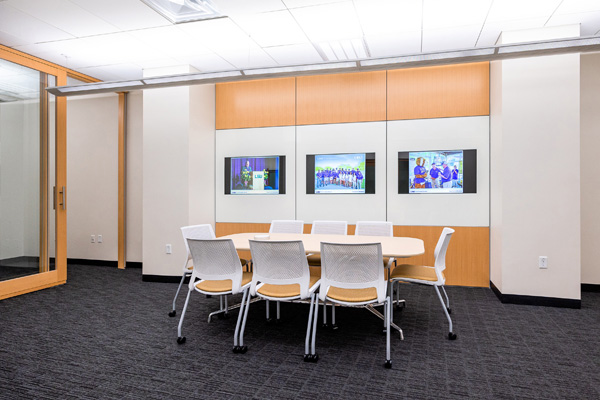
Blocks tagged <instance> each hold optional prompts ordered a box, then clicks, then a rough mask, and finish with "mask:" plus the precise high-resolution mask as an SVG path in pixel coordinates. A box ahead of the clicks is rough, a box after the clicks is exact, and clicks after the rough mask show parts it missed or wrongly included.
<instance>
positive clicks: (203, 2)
mask: <svg viewBox="0 0 600 400" xmlns="http://www.w3.org/2000/svg"><path fill="white" fill-rule="evenodd" d="M142 1H143V2H144V3H146V5H148V6H149V7H150V8H152V9H153V10H154V11H156V12H157V13H159V14H160V15H162V16H163V17H165V18H166V19H168V20H169V21H171V22H172V23H174V24H180V23H182V22H191V21H201V20H205V19H214V18H222V17H224V16H225V15H223V14H221V13H220V12H219V11H218V10H217V8H216V7H215V6H214V4H213V3H212V1H210V0H142Z"/></svg>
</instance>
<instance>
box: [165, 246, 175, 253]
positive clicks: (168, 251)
mask: <svg viewBox="0 0 600 400" xmlns="http://www.w3.org/2000/svg"><path fill="white" fill-rule="evenodd" d="M165 252H166V253H167V254H171V253H172V252H173V249H172V248H171V245H170V244H168V245H166V248H165Z"/></svg>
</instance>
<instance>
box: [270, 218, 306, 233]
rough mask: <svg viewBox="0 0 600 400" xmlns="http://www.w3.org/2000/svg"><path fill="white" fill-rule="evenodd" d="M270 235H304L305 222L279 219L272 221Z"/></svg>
mask: <svg viewBox="0 0 600 400" xmlns="http://www.w3.org/2000/svg"><path fill="white" fill-rule="evenodd" d="M269 233H304V221H297V220H294V219H289V220H287V219H278V220H273V221H271V227H270V228H269Z"/></svg>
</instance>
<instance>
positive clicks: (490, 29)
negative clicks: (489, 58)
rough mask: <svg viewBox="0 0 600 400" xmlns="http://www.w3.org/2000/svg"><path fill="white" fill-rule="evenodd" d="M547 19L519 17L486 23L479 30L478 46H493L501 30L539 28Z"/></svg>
mask: <svg viewBox="0 0 600 400" xmlns="http://www.w3.org/2000/svg"><path fill="white" fill-rule="evenodd" d="M546 21H547V19H546V18H544V17H542V18H535V19H521V20H517V21H502V22H490V23H486V24H485V25H484V26H483V29H482V30H481V34H480V35H479V40H478V41H477V46H478V47H485V46H494V45H495V44H496V42H497V41H498V38H499V37H500V34H501V33H502V32H503V31H514V30H518V29H535V28H541V27H543V26H544V24H545V23H546Z"/></svg>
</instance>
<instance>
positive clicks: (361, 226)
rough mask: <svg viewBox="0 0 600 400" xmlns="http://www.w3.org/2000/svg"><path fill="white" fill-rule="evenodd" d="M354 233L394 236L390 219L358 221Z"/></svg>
mask: <svg viewBox="0 0 600 400" xmlns="http://www.w3.org/2000/svg"><path fill="white" fill-rule="evenodd" d="M354 234H355V235H360V236H390V237H391V236H394V224H393V223H392V222H390V221H358V222H356V230H355V231H354Z"/></svg>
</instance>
